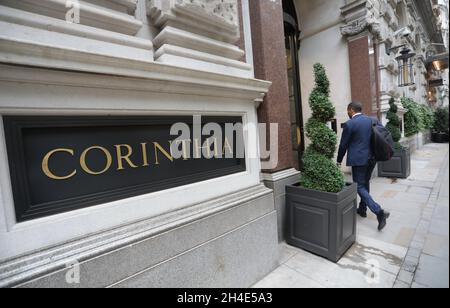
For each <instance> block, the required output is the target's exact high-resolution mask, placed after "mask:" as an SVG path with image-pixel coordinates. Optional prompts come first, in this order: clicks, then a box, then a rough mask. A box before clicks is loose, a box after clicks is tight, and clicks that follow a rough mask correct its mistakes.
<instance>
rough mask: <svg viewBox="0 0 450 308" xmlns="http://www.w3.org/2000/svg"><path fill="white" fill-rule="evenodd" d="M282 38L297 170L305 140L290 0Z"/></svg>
mask: <svg viewBox="0 0 450 308" xmlns="http://www.w3.org/2000/svg"><path fill="white" fill-rule="evenodd" d="M283 11H284V36H285V44H286V64H287V76H288V83H289V100H290V105H291V110H290V111H291V131H292V145H293V157H294V161H295V163H296V165H297V167H298V168H301V161H302V155H303V152H304V151H305V142H304V140H305V138H304V129H303V116H302V98H301V89H300V67H299V65H300V64H299V50H300V40H299V38H300V30H299V26H298V18H297V12H296V10H295V4H294V2H293V1H292V0H283Z"/></svg>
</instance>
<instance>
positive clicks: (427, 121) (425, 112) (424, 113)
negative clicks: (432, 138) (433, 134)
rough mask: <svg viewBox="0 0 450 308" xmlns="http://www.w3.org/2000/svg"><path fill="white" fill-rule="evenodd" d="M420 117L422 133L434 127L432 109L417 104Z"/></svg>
mask: <svg viewBox="0 0 450 308" xmlns="http://www.w3.org/2000/svg"><path fill="white" fill-rule="evenodd" d="M419 110H420V116H421V118H422V131H428V130H430V129H432V128H433V125H434V112H433V109H432V108H431V107H430V106H428V105H424V104H419Z"/></svg>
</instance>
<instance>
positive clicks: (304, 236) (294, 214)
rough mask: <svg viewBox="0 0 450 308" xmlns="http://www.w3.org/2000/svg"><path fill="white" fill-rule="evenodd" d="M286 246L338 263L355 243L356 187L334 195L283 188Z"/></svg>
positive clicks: (301, 188)
mask: <svg viewBox="0 0 450 308" xmlns="http://www.w3.org/2000/svg"><path fill="white" fill-rule="evenodd" d="M286 194H287V195H286V198H287V199H286V214H287V230H286V234H287V239H286V241H287V243H288V244H289V245H292V246H295V247H298V248H301V249H304V250H307V251H310V252H312V253H314V254H317V255H319V256H322V257H325V258H327V259H328V260H330V261H333V262H338V261H339V259H340V258H341V257H342V256H343V255H344V253H345V252H346V251H347V250H348V249H349V248H350V247H351V246H352V245H353V244H354V243H355V241H356V207H357V186H356V184H347V186H346V187H345V188H344V189H343V190H342V191H341V192H340V193H337V194H334V193H326V192H320V191H315V190H310V189H305V188H303V187H301V186H299V184H296V185H290V186H286Z"/></svg>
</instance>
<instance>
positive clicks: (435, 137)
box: [431, 107, 449, 143]
mask: <svg viewBox="0 0 450 308" xmlns="http://www.w3.org/2000/svg"><path fill="white" fill-rule="evenodd" d="M448 117H449V112H448V107H445V108H442V107H441V108H438V109H436V111H435V114H434V125H433V133H432V135H431V140H432V141H433V142H435V143H444V142H448V139H449V123H448V122H449V119H448Z"/></svg>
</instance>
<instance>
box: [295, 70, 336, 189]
mask: <svg viewBox="0 0 450 308" xmlns="http://www.w3.org/2000/svg"><path fill="white" fill-rule="evenodd" d="M314 75H315V82H316V83H315V88H314V90H313V91H312V93H311V95H310V98H309V105H310V107H311V110H312V111H313V115H312V118H310V119H309V120H308V122H307V124H306V136H307V137H308V138H309V139H310V140H311V145H310V146H309V147H308V149H307V150H306V151H305V154H304V156H303V170H302V171H303V173H302V177H301V180H300V183H301V185H302V186H303V187H305V188H307V189H313V190H317V191H323V192H330V193H338V192H340V191H341V190H342V189H343V188H344V186H345V180H344V175H343V174H342V172H341V170H340V169H339V168H338V167H337V166H336V163H334V161H333V156H334V153H335V152H336V146H337V136H336V134H335V133H334V131H333V130H331V129H330V128H329V127H328V126H327V122H329V121H330V120H331V119H332V118H333V117H334V116H335V114H336V109H335V108H334V106H333V104H332V103H331V101H330V98H329V96H330V82H329V80H328V77H327V75H326V72H325V68H324V67H323V65H321V64H315V65H314Z"/></svg>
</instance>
